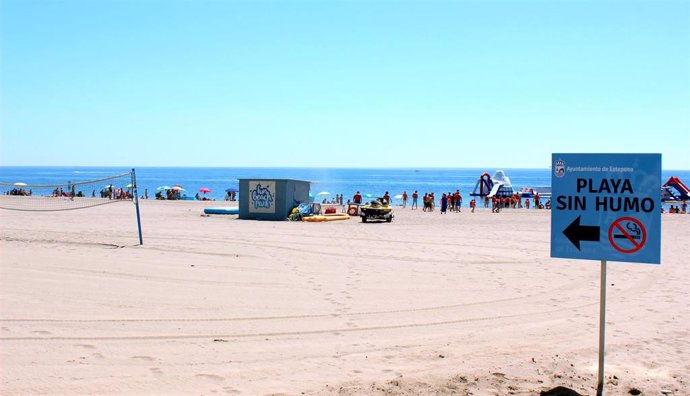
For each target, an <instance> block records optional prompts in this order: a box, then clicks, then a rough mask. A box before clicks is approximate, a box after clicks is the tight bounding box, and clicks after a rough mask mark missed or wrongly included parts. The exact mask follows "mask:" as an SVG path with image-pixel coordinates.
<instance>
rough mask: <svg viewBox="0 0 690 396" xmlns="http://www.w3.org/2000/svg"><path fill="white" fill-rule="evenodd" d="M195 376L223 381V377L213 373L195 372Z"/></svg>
mask: <svg viewBox="0 0 690 396" xmlns="http://www.w3.org/2000/svg"><path fill="white" fill-rule="evenodd" d="M195 377H200V378H207V379H210V380H213V381H219V382H220V381H225V377H221V376H220V375H215V374H197V375H195Z"/></svg>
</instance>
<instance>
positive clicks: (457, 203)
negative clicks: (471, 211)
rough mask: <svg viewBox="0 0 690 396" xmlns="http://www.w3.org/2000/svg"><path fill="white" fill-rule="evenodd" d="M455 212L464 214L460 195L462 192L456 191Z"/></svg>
mask: <svg viewBox="0 0 690 396" xmlns="http://www.w3.org/2000/svg"><path fill="white" fill-rule="evenodd" d="M454 198H455V211H456V212H462V195H460V190H455V194H454Z"/></svg>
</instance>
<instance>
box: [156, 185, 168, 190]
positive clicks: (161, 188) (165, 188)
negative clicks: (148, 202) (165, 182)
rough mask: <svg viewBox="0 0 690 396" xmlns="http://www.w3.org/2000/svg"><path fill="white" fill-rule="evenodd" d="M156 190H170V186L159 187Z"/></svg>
mask: <svg viewBox="0 0 690 396" xmlns="http://www.w3.org/2000/svg"><path fill="white" fill-rule="evenodd" d="M156 190H158V191H166V190H170V186H160V187H158V188H157V189H156Z"/></svg>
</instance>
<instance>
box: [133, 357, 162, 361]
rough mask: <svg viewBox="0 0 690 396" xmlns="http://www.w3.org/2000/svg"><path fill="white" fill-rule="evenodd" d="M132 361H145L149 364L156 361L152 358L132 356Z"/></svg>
mask: <svg viewBox="0 0 690 396" xmlns="http://www.w3.org/2000/svg"><path fill="white" fill-rule="evenodd" d="M130 359H137V360H145V361H147V362H152V361H154V360H156V359H154V358H152V357H151V356H132V357H131V358H130Z"/></svg>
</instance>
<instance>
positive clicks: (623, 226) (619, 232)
mask: <svg viewBox="0 0 690 396" xmlns="http://www.w3.org/2000/svg"><path fill="white" fill-rule="evenodd" d="M609 242H611V246H613V248H614V249H616V250H618V251H619V252H621V253H625V254H631V253H635V252H637V251H638V250H640V249H642V247H644V244H645V242H647V230H645V228H644V225H643V224H642V222H641V221H639V220H637V219H635V218H633V217H621V218H620V219H618V220H616V221H614V222H613V224H611V227H609Z"/></svg>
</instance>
